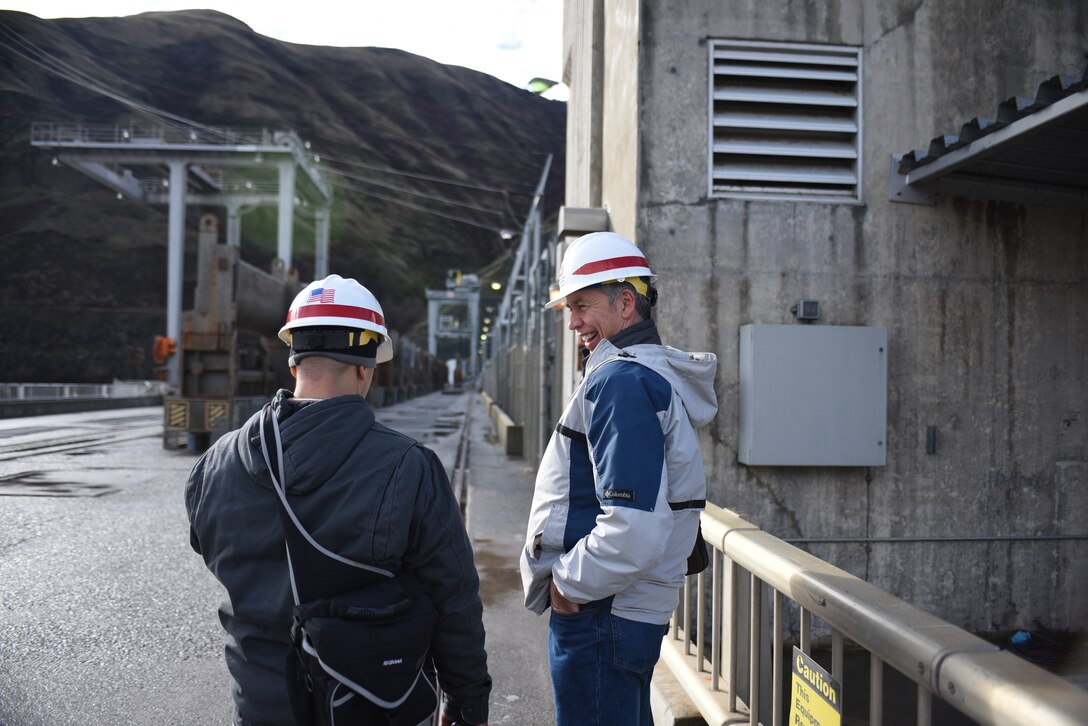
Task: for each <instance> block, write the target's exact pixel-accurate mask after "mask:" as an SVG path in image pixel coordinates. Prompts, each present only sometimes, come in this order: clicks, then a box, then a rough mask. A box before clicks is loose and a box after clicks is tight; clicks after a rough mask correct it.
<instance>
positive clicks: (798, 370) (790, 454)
mask: <svg viewBox="0 0 1088 726" xmlns="http://www.w3.org/2000/svg"><path fill="white" fill-rule="evenodd" d="M887 411H888V331H887V328H883V327H859V326H845V325H759V324H751V325H742V326H741V327H740V442H739V446H738V448H737V455H738V459H739V460H740V463H742V464H748V465H750V466H884V464H885V461H886V456H885V451H886V450H887V448H888V447H887V441H886V439H885V436H886V434H887Z"/></svg>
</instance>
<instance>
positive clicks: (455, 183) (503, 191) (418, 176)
mask: <svg viewBox="0 0 1088 726" xmlns="http://www.w3.org/2000/svg"><path fill="white" fill-rule="evenodd" d="M321 160H322V161H329V162H332V163H334V164H343V165H345V166H354V167H356V168H359V169H367V170H370V171H377V172H381V173H382V174H393V175H395V176H406V177H410V178H412V179H421V180H423V181H431V182H436V183H438V184H449V185H450V186H457V187H465V188H468V189H477V190H479V191H482V192H495V193H498V194H521V195H524V196H527V197H531V196H532V195H533V193H532V192H522V191H516V190H515V191H510V190H508V189H500V188H498V187H489V186H483V185H481V184H473V183H470V182H463V181H457V180H454V179H442V178H440V177H436V176H429V175H427V174H419V173H415V172H410V171H401V170H399V169H390V168H389V167H380V166H373V165H371V164H364V163H362V162H361V161H347V160H344V159H332V158H329V157H327V156H325V155H324V154H323V155H322V156H321Z"/></svg>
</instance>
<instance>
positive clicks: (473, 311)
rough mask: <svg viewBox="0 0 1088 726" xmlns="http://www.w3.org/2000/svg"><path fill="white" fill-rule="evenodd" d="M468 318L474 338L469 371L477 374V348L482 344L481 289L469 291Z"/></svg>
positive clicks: (470, 349)
mask: <svg viewBox="0 0 1088 726" xmlns="http://www.w3.org/2000/svg"><path fill="white" fill-rule="evenodd" d="M468 318H469V330H471V331H472V339H471V340H470V341H469V345H468V349H469V368H468V369H469V372H470V373H471V374H472V375H473V376H475V375H476V373H477V370H476V358H477V353H476V348H477V347H478V346H479V345H480V291H479V290H475V291H472V292H470V293H468Z"/></svg>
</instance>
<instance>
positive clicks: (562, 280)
mask: <svg viewBox="0 0 1088 726" xmlns="http://www.w3.org/2000/svg"><path fill="white" fill-rule="evenodd" d="M641 278H648V280H645V281H644V280H642V279H641ZM656 279H657V276H656V275H654V273H652V272H650V265H649V263H648V262H646V258H645V257H644V256H643V255H642V252H640V251H639V249H638V247H635V245H634V243H632V242H631V241H630V240H628V239H626V238H624V237H621V236H619V235H618V234H616V233H615V232H593V233H592V234H587V235H584V236H582V237H579V238H578V239H576V240H574V242H573V243H572V244H571V246H570V247H569V248H568V249H567V252H566V254H565V255H563V264H562V265H560V266H559V289H558V290H557V291H554V293H553V296H552V297H551V299H550V300H549V301H548V302H547V303H546V304H545V305H544V307H546V308H557V307H561V306H562V305H563V304H564V303H565V301H566V297H567V295H570V294H571V293H573V292H577V291H578V290H581V289H583V288H587V287H590V286H592V285H600V284H603V283H608V282H629V283H631V284H632V285H633V286H634V287H635V289H636V290H637V291H638V292H639V294H641V295H647V286H646V283H647V282H653V281H654V280H656ZM553 290H554V288H553Z"/></svg>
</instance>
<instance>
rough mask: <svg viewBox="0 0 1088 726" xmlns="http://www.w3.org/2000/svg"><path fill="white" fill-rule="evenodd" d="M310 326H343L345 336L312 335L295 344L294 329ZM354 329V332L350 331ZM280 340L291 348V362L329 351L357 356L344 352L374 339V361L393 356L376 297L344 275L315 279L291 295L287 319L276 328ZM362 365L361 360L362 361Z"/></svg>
mask: <svg viewBox="0 0 1088 726" xmlns="http://www.w3.org/2000/svg"><path fill="white" fill-rule="evenodd" d="M310 328H334V329H347V334H348V337H345V338H343V340H340V339H337V340H336V342H332V339H329V341H327V342H324V343H323V341H322V339H314V340H311V341H309V342H308V343H307V344H306V345H305V350H300V349H301V348H303V346H301V345H296V343H298V342H299V341H298V340H296V333H295V332H294V331H301V330H308V329H310ZM355 330H358V331H359V333H358V334H356V333H354V332H353V331H355ZM279 335H280V340H282V341H283V342H284V343H287V345H289V346H291V347H292V349H293V350H295V352H296V355H294V356H292V362H291V365H294V364H295V363H294V361H295V359H296V358H298V357H300V356H301V357H305V355H306V354H307V353H308V354H311V355H315V354H321V353H322V352H329V353H330V355H328V357H330V358H335V359H338V360H339V359H347V358H353V357H357V356H355V355H353V354H352V353H344V351H345V349H347V350H350V349H352V348H355V347H356V346H361V345H364V344H366V343H368V342H371V341H374V340H375V339H376V340H377V341H378V348H377V353H376V359H375V361H374V362H375V363H385V362H386V361H389V360H392V359H393V344H392V343H391V342H390V340H389V331H388V330H387V329H386V327H385V315H384V314H383V313H382V306H381V305H379V304H378V298H376V297H374V294H373V293H372V292H370V290H367V289H366V288H365V287H363V286H362V285H360V284H359V283H358V282H356V281H355V280H353V279H351V278H348V279H344V278H343V277H340V276H339V275H329V276H328V277H326V278H325V279H324V280H315V281H314V282H311V283H310V284H309V285H307V286H306V287H305V288H303V290H302V292H300V293H299V294H298V295H296V296H295V299H294V301H293V302H292V303H291V308H290V309H289V310H288V311H287V323H286V324H285V325H284V326H283V327H282V328H280V334H279ZM351 362H354V361H351ZM363 365H365V363H364V364H363Z"/></svg>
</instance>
